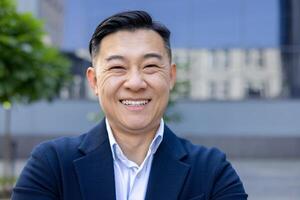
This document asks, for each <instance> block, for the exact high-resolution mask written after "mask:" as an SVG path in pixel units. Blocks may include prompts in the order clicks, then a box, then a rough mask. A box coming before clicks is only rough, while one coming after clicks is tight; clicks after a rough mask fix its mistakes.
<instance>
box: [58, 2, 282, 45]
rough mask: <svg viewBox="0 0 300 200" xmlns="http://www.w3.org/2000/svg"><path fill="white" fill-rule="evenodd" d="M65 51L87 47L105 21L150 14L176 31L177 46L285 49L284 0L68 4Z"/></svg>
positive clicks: (173, 37) (174, 35)
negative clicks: (281, 16) (123, 15)
mask: <svg viewBox="0 0 300 200" xmlns="http://www.w3.org/2000/svg"><path fill="white" fill-rule="evenodd" d="M65 3H66V6H65V26H64V42H63V49H64V50H74V49H78V48H87V47H88V42H89V39H90V37H91V35H92V33H93V31H94V29H95V28H96V26H97V25H98V24H99V23H100V22H101V20H103V19H105V18H106V17H108V16H110V15H112V14H115V13H116V12H120V11H125V10H133V9H139V10H145V11H148V12H149V13H150V14H151V15H152V16H153V18H154V20H156V21H160V22H162V23H163V24H165V25H166V26H167V27H168V28H169V29H170V30H171V33H172V34H171V44H172V47H175V48H234V47H235V48H253V47H254V48H259V47H277V46H279V38H280V37H279V28H280V27H279V25H280V23H279V0H163V1H162V0H160V1H159V0H151V1H149V0H85V1H82V0H65Z"/></svg>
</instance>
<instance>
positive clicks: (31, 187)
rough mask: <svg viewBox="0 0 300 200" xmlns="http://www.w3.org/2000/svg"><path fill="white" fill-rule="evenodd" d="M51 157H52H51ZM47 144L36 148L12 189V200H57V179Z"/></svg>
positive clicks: (53, 161) (52, 157)
mask: <svg viewBox="0 0 300 200" xmlns="http://www.w3.org/2000/svg"><path fill="white" fill-rule="evenodd" d="M51 155H53V156H51ZM53 163H55V160H54V153H53V154H51V147H50V145H49V143H44V144H41V145H39V146H38V147H36V148H35V149H34V150H33V152H32V154H31V157H30V158H29V160H28V161H27V163H26V165H25V167H24V169H23V171H22V172H21V175H20V177H19V179H18V181H17V183H16V185H15V187H14V189H13V193H12V197H11V199H12V200H57V199H60V198H59V195H58V187H57V185H58V183H59V181H58V178H57V175H56V174H55V170H54V169H53Z"/></svg>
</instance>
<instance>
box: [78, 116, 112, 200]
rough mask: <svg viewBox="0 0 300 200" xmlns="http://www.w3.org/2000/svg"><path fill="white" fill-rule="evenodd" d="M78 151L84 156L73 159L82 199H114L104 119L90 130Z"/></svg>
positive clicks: (110, 158) (109, 150)
mask: <svg viewBox="0 0 300 200" xmlns="http://www.w3.org/2000/svg"><path fill="white" fill-rule="evenodd" d="M79 151H81V152H82V153H83V154H84V156H83V157H81V158H79V159H76V160H74V161H73V163H74V166H75V170H76V173H77V176H78V180H79V184H80V189H81V193H82V198H83V199H88V200H94V199H95V200H96V199H97V200H99V199H107V200H114V199H116V197H115V182H114V167H113V158H112V154H111V149H110V145H109V140H108V137H107V131H106V126H105V120H102V122H101V123H100V124H99V125H98V126H96V127H95V128H94V129H93V130H91V131H90V132H89V133H88V134H87V135H86V137H85V138H84V140H83V141H82V143H81V145H80V147H79Z"/></svg>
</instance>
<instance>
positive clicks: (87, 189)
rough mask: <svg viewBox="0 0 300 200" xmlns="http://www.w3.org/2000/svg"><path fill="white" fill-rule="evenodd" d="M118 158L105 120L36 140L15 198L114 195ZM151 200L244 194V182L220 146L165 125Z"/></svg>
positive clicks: (230, 199) (67, 199)
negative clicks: (80, 131)
mask: <svg viewBox="0 0 300 200" xmlns="http://www.w3.org/2000/svg"><path fill="white" fill-rule="evenodd" d="M115 198H116V197H115V182H114V167H113V158H112V153H111V149H110V145H109V140H108V136H107V131H106V127H105V122H104V120H103V121H102V122H101V123H100V124H99V125H97V126H96V127H95V128H94V129H92V130H91V131H89V132H88V133H86V134H83V135H80V136H77V137H64V138H59V139H55V140H51V141H48V142H44V143H42V144H40V145H39V146H37V147H36V148H35V149H34V150H33V152H32V154H31V157H30V159H29V160H28V162H27V164H26V166H25V167H24V169H23V171H22V173H21V175H20V177H19V179H18V181H17V183H16V186H15V187H14V189H13V194H12V199H13V200H54V199H55V200H62V199H64V200H83V199H85V200H102V199H103V200H113V199H115ZM146 199H147V200H160V199H161V200H175V199H181V200H189V199H190V200H197V199H198V200H204V199H213V200H244V199H247V194H246V193H245V191H244V188H243V184H242V182H241V180H240V179H239V177H238V175H237V174H236V172H235V170H234V169H233V168H232V166H231V165H230V163H229V162H228V161H227V160H226V158H225V155H224V154H223V153H222V152H220V151H219V150H217V149H215V148H212V149H207V148H205V147H203V146H196V145H193V144H191V143H190V142H189V141H187V140H184V139H181V138H178V137H177V136H175V134H174V133H172V131H171V130H170V129H169V128H168V127H167V126H165V130H164V138H163V141H162V143H161V144H160V146H159V148H158V149H157V152H156V153H155V154H154V158H153V162H152V168H151V172H150V177H149V182H148V187H147V192H146Z"/></svg>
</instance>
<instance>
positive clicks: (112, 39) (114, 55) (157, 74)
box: [87, 29, 176, 134]
mask: <svg viewBox="0 0 300 200" xmlns="http://www.w3.org/2000/svg"><path fill="white" fill-rule="evenodd" d="M170 63H171V62H170V58H169V57H168V53H167V50H166V48H165V46H164V42H163V39H162V38H161V37H160V35H159V34H157V33H156V32H154V31H152V30H147V29H138V30H135V31H118V32H116V33H113V34H110V35H108V36H106V37H104V38H103V40H102V41H101V44H100V50H99V52H98V55H96V57H95V60H94V65H95V66H94V68H92V67H90V68H89V69H88V70H87V78H88V80H89V83H90V85H91V87H92V88H93V90H94V92H95V94H96V95H97V96H98V98H99V102H100V105H101V107H102V109H103V111H104V113H105V115H106V117H107V119H108V120H109V122H110V125H111V127H112V129H113V131H114V132H120V131H121V132H123V133H128V132H129V133H137V134H139V133H140V134H142V133H145V132H146V133H149V132H153V131H155V130H156V129H157V128H158V126H159V123H160V119H161V117H162V116H163V113H164V111H165V108H166V106H167V103H168V99H169V92H170V90H171V89H172V87H173V86H174V83H175V79H176V66H175V65H174V64H172V65H171V64H170Z"/></svg>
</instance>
